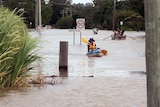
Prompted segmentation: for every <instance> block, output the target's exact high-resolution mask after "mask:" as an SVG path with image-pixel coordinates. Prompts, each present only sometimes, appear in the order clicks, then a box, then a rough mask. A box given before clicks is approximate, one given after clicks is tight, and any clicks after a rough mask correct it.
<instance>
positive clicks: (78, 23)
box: [76, 18, 85, 30]
mask: <svg viewBox="0 0 160 107" xmlns="http://www.w3.org/2000/svg"><path fill="white" fill-rule="evenodd" d="M76 29H79V30H82V29H83V30H84V29H85V19H84V18H78V19H76Z"/></svg>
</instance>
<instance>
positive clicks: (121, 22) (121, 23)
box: [120, 21, 123, 31]
mask: <svg viewBox="0 0 160 107" xmlns="http://www.w3.org/2000/svg"><path fill="white" fill-rule="evenodd" d="M120 25H121V31H122V26H123V21H120Z"/></svg>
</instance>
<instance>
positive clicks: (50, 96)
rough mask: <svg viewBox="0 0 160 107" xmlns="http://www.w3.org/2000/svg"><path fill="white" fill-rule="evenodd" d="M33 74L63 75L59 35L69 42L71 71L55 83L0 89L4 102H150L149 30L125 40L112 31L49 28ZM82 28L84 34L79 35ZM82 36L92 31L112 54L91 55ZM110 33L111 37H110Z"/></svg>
mask: <svg viewBox="0 0 160 107" xmlns="http://www.w3.org/2000/svg"><path fill="white" fill-rule="evenodd" d="M30 34H31V35H32V36H35V37H39V38H40V40H41V42H40V44H39V46H40V51H39V54H40V55H41V56H42V57H43V59H42V61H41V62H39V63H37V64H36V65H35V66H36V69H35V71H33V72H32V73H33V74H36V73H42V74H44V75H47V76H50V75H57V76H59V70H58V69H59V47H60V46H59V45H60V41H66V42H68V77H64V78H62V77H61V78H56V84H55V85H45V86H42V87H30V88H22V89H12V90H5V91H1V93H0V107H44V106H45V107H146V106H147V104H146V102H147V96H146V75H145V72H146V68H145V37H144V36H145V32H129V31H126V32H125V34H126V35H127V38H126V40H111V37H109V36H110V35H111V34H113V32H112V31H106V30H99V32H98V34H97V35H94V34H93V33H92V30H84V31H81V33H80V32H75V36H74V33H73V32H72V31H71V30H66V29H65V30H59V29H44V30H42V32H41V35H39V34H38V33H36V32H35V31H32V32H30ZM80 34H81V36H80ZM81 37H83V38H86V39H89V38H91V37H93V38H94V39H95V42H96V44H97V47H100V48H101V49H105V50H107V51H108V54H107V55H106V56H103V57H87V56H86V55H85V54H86V52H87V46H86V44H85V43H83V42H81V39H80V38H81ZM107 37H109V38H107Z"/></svg>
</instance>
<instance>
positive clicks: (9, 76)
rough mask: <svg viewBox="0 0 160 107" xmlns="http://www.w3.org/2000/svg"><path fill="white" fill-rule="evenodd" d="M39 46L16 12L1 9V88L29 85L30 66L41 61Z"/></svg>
mask: <svg viewBox="0 0 160 107" xmlns="http://www.w3.org/2000/svg"><path fill="white" fill-rule="evenodd" d="M37 44H38V39H36V38H32V37H31V36H29V33H28V29H27V27H26V25H25V23H24V22H23V19H22V17H21V16H18V15H17V13H16V10H14V11H10V10H8V9H6V8H4V7H2V8H0V88H4V87H16V86H24V85H27V80H26V78H25V77H26V76H27V75H28V72H29V71H30V70H31V69H32V67H31V66H30V64H31V63H33V62H35V61H36V60H38V59H40V57H39V56H38V55H37V50H36V49H37Z"/></svg>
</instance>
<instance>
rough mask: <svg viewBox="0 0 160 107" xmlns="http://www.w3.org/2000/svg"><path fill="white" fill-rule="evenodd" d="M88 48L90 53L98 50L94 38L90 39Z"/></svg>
mask: <svg viewBox="0 0 160 107" xmlns="http://www.w3.org/2000/svg"><path fill="white" fill-rule="evenodd" d="M87 46H88V52H90V51H92V50H94V49H96V44H95V40H94V39H93V38H90V39H89V40H88V44H87Z"/></svg>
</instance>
